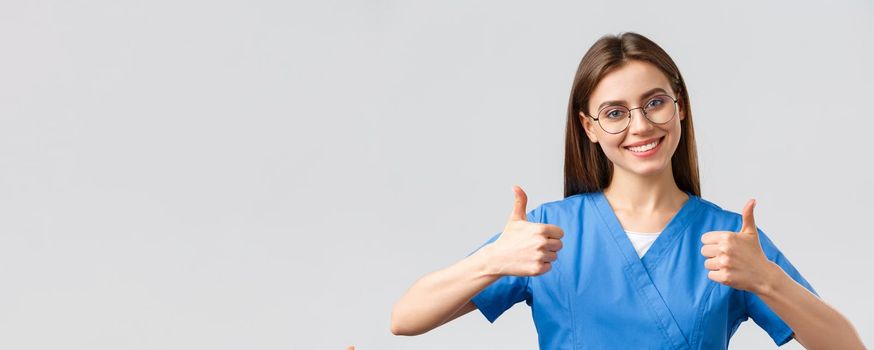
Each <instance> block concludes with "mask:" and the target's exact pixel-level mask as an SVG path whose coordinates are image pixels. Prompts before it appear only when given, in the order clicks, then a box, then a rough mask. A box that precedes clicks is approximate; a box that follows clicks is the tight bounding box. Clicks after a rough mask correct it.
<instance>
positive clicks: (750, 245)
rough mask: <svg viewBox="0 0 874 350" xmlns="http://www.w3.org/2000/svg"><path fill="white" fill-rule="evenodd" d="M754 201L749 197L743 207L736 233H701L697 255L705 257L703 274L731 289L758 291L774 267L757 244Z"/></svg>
mask: <svg viewBox="0 0 874 350" xmlns="http://www.w3.org/2000/svg"><path fill="white" fill-rule="evenodd" d="M755 205H756V201H755V200H754V199H750V200H749V201H748V202H747V205H746V206H745V207H744V209H743V213H742V215H743V223H742V224H741V229H740V232H730V231H711V232H707V233H705V234H704V235H703V236H701V242H702V243H704V246H703V247H701V255H704V257H706V258H708V259H707V260H705V261H704V268H706V269H708V270H710V271H709V272H708V273H707V277H708V278H710V279H711V280H714V281H716V282H719V283H722V284H724V285H727V286H729V287H732V288H736V289H741V290H746V291H750V292H753V293H756V294H759V293H760V292H761V291H762V290H763V289H764V288H767V286H768V285H769V284H770V281H771V279H772V278H773V276H774V268H775V267H776V268H778V269H779V268H780V267H779V266H777V265H776V264H774V263H773V262H771V261H770V260H768V258H767V257H765V252H764V251H762V246H761V244H760V243H759V231H758V230H757V229H756V221H755V218H754V217H753V208H755Z"/></svg>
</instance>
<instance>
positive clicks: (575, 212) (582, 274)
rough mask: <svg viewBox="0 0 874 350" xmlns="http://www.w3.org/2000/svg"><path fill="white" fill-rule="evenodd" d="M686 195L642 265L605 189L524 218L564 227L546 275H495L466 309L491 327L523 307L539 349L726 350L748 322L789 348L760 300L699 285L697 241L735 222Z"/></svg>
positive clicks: (786, 335) (702, 274) (702, 276)
mask: <svg viewBox="0 0 874 350" xmlns="http://www.w3.org/2000/svg"><path fill="white" fill-rule="evenodd" d="M687 194H689V199H688V200H687V201H686V203H685V204H683V207H682V208H681V209H680V211H679V212H677V214H676V215H675V216H674V217H673V218H672V219H671V221H670V222H669V223H668V225H667V226H666V227H665V229H664V231H662V233H661V235H659V237H658V238H657V239H656V240H655V242H654V243H653V245H652V247H650V249H649V251H647V252H646V254H644V256H643V257H642V258H640V257H638V255H637V252H636V251H635V250H634V247H633V246H632V244H631V241H630V240H629V239H628V237H627V236H626V234H625V231H624V230H623V229H622V226H621V224H620V223H619V219H617V217H616V214H615V213H614V211H613V208H612V207H611V206H610V203H609V202H607V199H606V198H605V197H604V194H603V192H593V193H584V194H577V195H573V196H570V197H567V198H565V199H563V200H559V201H554V202H549V203H544V204H541V205H540V206H538V207H537V208H535V209H534V210H531V211H530V212H528V221H531V222H538V223H545V224H553V225H557V226H559V227H561V229H562V230H564V237H563V238H562V243H563V248H562V249H561V250H560V251H559V252H558V260H556V261H555V262H554V263H553V265H552V269H551V270H550V271H549V272H547V273H544V274H542V275H539V276H530V277H529V276H524V277H520V276H503V277H501V278H499V279H498V280H497V281H495V282H494V283H492V284H491V285H489V286H488V287H486V288H485V289H484V290H482V291H481V292H480V293H478V294H477V295H476V296H474V298H473V302H474V304H476V306H477V308H478V309H479V310H480V312H482V314H483V315H484V316H485V317H486V319H488V320H489V322H492V323H494V322H495V320H496V319H497V318H498V316H500V315H501V314H502V313H503V312H504V311H506V310H507V309H509V308H510V307H512V306H513V305H515V304H516V303H518V302H520V301H523V300H524V301H525V303H526V304H528V305H529V306H530V307H531V313H532V316H533V317H534V325H535V327H536V328H537V335H538V342H539V344H540V348H541V349H619V348H629V349H632V348H633V349H726V348H728V342H729V338H731V336H732V335H733V334H734V332H735V331H736V330H737V328H738V326H740V324H741V322H744V321H746V320H747V319H748V318H752V319H753V321H755V322H756V324H758V325H759V327H761V328H762V329H764V330H765V331H766V332H768V335H770V336H771V338H772V339H773V340H774V342H775V343H776V344H777V345H782V344H784V343H786V342H788V341H789V340H790V339H791V335H792V329H790V328H789V326H787V325H786V323H785V322H783V321H782V320H781V319H780V317H778V316H777V315H776V314H775V313H774V312H773V311H772V310H771V309H770V308H769V307H768V305H766V304H765V303H764V302H763V301H762V300H761V299H759V297H757V296H756V295H755V294H753V293H751V292H747V291H743V290H738V289H734V288H731V287H728V286H726V285H723V284H720V283H717V282H714V281H712V280H710V279H709V278H707V272H708V270H707V269H705V268H704V260H705V257H704V256H703V255H701V246H702V243H701V235H703V234H704V233H706V232H709V231H734V232H737V231H739V230H740V227H741V222H742V219H741V215H740V214H737V213H734V212H730V211H727V210H723V209H722V208H720V207H719V206H717V205H716V204H713V203H711V202H708V201H706V200H704V199H702V198H700V197H698V196H694V195H692V194H691V193H687ZM499 236H500V232H499V233H497V234H495V235H494V236H493V237H491V238H490V239H489V240H488V241H486V242H485V243H484V244H483V245H482V246H485V245H486V244H489V243H491V242H494V241H495V240H496V239H498V237H499ZM759 237H760V239H759V240H760V242H761V246H762V249H763V250H764V252H765V256H767V258H768V259H769V260H771V261H773V262H775V263H777V265H779V266H780V267H782V268H783V271H786V273H787V274H788V275H789V276H791V277H792V278H793V279H795V281H797V282H798V283H800V284H801V285H802V286H804V287H805V288H807V289H808V290H810V291H811V292H813V293H814V294H817V293H816V291H815V290H814V289H813V288H812V287H811V286H810V284H809V283H808V282H807V280H805V279H804V277H802V276H801V274H800V273H799V272H798V270H796V269H795V267H794V266H792V264H791V263H790V262H789V260H788V259H787V258H786V257H785V256H784V255H783V253H781V252H780V250H778V249H777V247H776V246H775V245H774V243H773V242H771V240H770V239H769V238H768V237H767V236H766V235H765V233H764V232H762V230H761V229H759ZM482 246H480V248H482ZM477 250H479V248H477ZM474 252H475V251H474ZM474 252H471V254H473V253H474ZM817 295H818V294H817Z"/></svg>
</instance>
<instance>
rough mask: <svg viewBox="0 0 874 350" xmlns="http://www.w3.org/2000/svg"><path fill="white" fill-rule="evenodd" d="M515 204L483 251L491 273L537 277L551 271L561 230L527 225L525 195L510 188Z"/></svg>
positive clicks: (517, 189) (534, 224) (514, 188)
mask: <svg viewBox="0 0 874 350" xmlns="http://www.w3.org/2000/svg"><path fill="white" fill-rule="evenodd" d="M513 192H514V193H515V196H516V203H515V205H514V206H513V212H512V214H510V219H509V220H508V221H507V225H506V226H504V230H503V231H502V232H501V235H500V236H499V237H498V239H497V240H496V241H494V242H493V243H491V244H489V245H487V246H486V247H484V248H486V251H487V254H488V259H489V261H490V266H492V267H493V268H492V272H493V273H495V274H498V275H512V276H537V275H541V274H544V273H546V272H547V271H549V270H550V269H552V262H553V261H555V260H556V259H557V258H558V251H559V250H560V249H561V248H562V243H561V238H562V237H564V231H562V229H561V228H560V227H558V226H556V225H550V224H539V223H533V222H528V218H527V216H526V209H525V207H526V206H527V205H528V196H527V195H526V194H525V191H523V190H522V188H520V187H519V186H513Z"/></svg>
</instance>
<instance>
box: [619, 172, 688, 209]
mask: <svg viewBox="0 0 874 350" xmlns="http://www.w3.org/2000/svg"><path fill="white" fill-rule="evenodd" d="M613 169H614V170H613V177H612V178H611V179H610V185H609V186H607V188H605V189H604V196H605V197H607V199H608V200H609V202H610V205H611V206H612V207H613V208H614V209H618V210H622V211H629V212H636V213H653V212H656V211H661V210H664V209H665V208H676V207H680V206H682V204H683V203H684V202H685V201H686V199H688V195H687V194H686V193H685V192H683V191H682V190H680V188H679V187H677V183H676V182H675V181H674V173H673V170H672V169H671V165H670V164H668V166H666V167H665V169H664V170H663V171H662V172H660V173H657V174H652V175H645V176H644V175H638V174H634V173H631V172H628V171H626V170H624V169H622V168H620V167H617V166H615V165H614V166H613Z"/></svg>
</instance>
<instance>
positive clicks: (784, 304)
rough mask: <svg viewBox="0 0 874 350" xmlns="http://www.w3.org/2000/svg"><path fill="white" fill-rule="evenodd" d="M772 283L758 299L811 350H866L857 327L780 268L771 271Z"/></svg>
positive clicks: (758, 293) (759, 293) (774, 266)
mask: <svg viewBox="0 0 874 350" xmlns="http://www.w3.org/2000/svg"><path fill="white" fill-rule="evenodd" d="M768 274H769V278H768V279H767V280H768V282H767V283H765V284H764V285H763V286H762V288H760V290H759V291H757V292H756V295H757V296H758V297H759V298H761V299H762V301H764V302H765V304H767V305H768V306H769V307H770V308H771V310H773V311H774V312H775V313H776V314H777V315H778V316H780V318H781V319H782V320H783V321H784V322H786V324H787V325H789V327H790V328H792V330H793V332H795V338H796V339H797V340H798V342H799V343H801V345H803V346H804V347H805V348H807V349H864V348H865V346H864V345H863V344H862V341H861V339H860V338H859V335H858V334H857V333H856V330H855V329H854V328H853V325H852V324H851V323H850V321H849V320H847V318H846V317H844V316H843V315H841V313H840V312H838V311H837V310H835V309H834V308H832V307H831V306H829V305H828V304H826V303H825V302H824V301H822V300H821V299H820V298H819V297H817V296H816V295H815V294H813V293H811V292H810V291H809V290H807V289H806V288H804V286H802V285H800V284H798V282H796V281H795V280H793V279H792V278H791V277H790V276H789V275H787V274H786V273H785V272H784V271H783V269H782V268H780V266H778V265H777V264H773V263H772V265H771V266H770V269H769V272H768Z"/></svg>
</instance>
